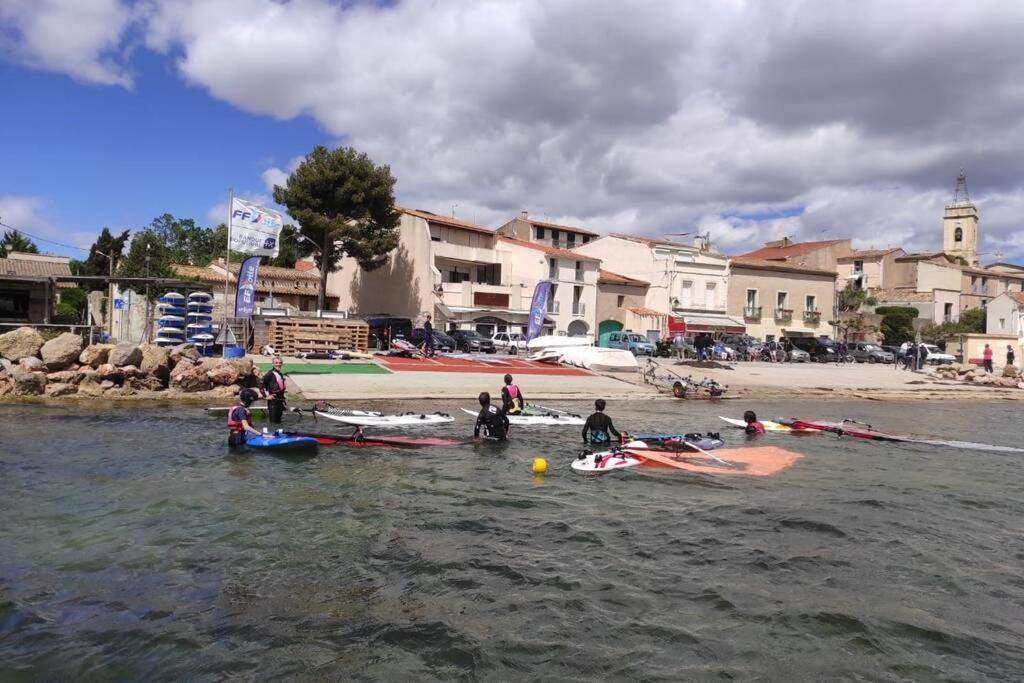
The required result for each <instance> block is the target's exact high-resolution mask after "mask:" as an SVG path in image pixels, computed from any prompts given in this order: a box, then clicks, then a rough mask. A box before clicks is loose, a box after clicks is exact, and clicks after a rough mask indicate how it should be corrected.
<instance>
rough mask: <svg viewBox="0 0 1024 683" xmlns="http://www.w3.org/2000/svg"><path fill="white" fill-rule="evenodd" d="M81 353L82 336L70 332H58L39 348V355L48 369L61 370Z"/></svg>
mask: <svg viewBox="0 0 1024 683" xmlns="http://www.w3.org/2000/svg"><path fill="white" fill-rule="evenodd" d="M81 353H82V338H81V337H79V336H78V335H77V334H71V333H70V332H64V333H62V334H58V335H57V336H56V337H54V338H53V339H51V340H50V341H48V342H46V343H45V344H43V346H42V348H41V349H39V355H40V356H42V358H43V362H44V363H45V364H46V369H47V370H50V371H54V370H63V369H64V368H66V367H68V366H69V365H71V364H72V363H74V362H75V361H76V360H78V356H79V354H81Z"/></svg>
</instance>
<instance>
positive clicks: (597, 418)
mask: <svg viewBox="0 0 1024 683" xmlns="http://www.w3.org/2000/svg"><path fill="white" fill-rule="evenodd" d="M605 405H607V404H606V403H605V402H604V399H603V398H599V399H597V400H596V401H594V407H595V408H596V409H597V412H596V413H594V414H593V415H591V416H590V417H588V418H587V422H586V424H584V425H583V443H589V444H593V445H595V446H604V445H607V444H609V443H611V440H612V436H614V437H615V438H616V439H618V440H619V441H621V440H622V435H621V434H619V432H618V430H617V429H615V425H613V424H612V419H611V418H610V417H608V416H607V415H605V414H604V408H605Z"/></svg>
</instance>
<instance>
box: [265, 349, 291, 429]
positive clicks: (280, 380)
mask: <svg viewBox="0 0 1024 683" xmlns="http://www.w3.org/2000/svg"><path fill="white" fill-rule="evenodd" d="M282 364H283V362H282V361H281V356H274V360H273V361H271V368H270V371H269V372H267V374H265V375H263V379H262V380H260V391H261V392H262V393H263V395H264V396H265V397H266V398H267V419H269V420H270V422H271V424H280V423H281V416H282V415H284V403H285V396H284V393H285V388H286V386H287V384H286V382H285V379H284V374H283V373H282V372H281V366H282Z"/></svg>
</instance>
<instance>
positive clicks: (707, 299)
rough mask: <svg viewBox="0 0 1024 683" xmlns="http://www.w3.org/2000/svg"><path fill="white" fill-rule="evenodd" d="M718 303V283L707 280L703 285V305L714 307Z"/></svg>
mask: <svg viewBox="0 0 1024 683" xmlns="http://www.w3.org/2000/svg"><path fill="white" fill-rule="evenodd" d="M716 305H718V284H717V283H715V282H708V283H706V284H705V285H704V307H705V308H714V307H715V306H716Z"/></svg>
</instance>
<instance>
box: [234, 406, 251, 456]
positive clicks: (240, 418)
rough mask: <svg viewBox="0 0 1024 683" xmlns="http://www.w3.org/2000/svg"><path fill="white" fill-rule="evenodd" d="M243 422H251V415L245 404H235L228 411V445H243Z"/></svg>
mask: <svg viewBox="0 0 1024 683" xmlns="http://www.w3.org/2000/svg"><path fill="white" fill-rule="evenodd" d="M243 422H248V423H249V424H252V415H251V413H250V412H249V409H248V408H246V407H245V406H235V407H234V408H232V409H231V410H230V411H228V430H229V433H228V445H229V446H232V447H235V446H244V445H245V426H244V424H243Z"/></svg>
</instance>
